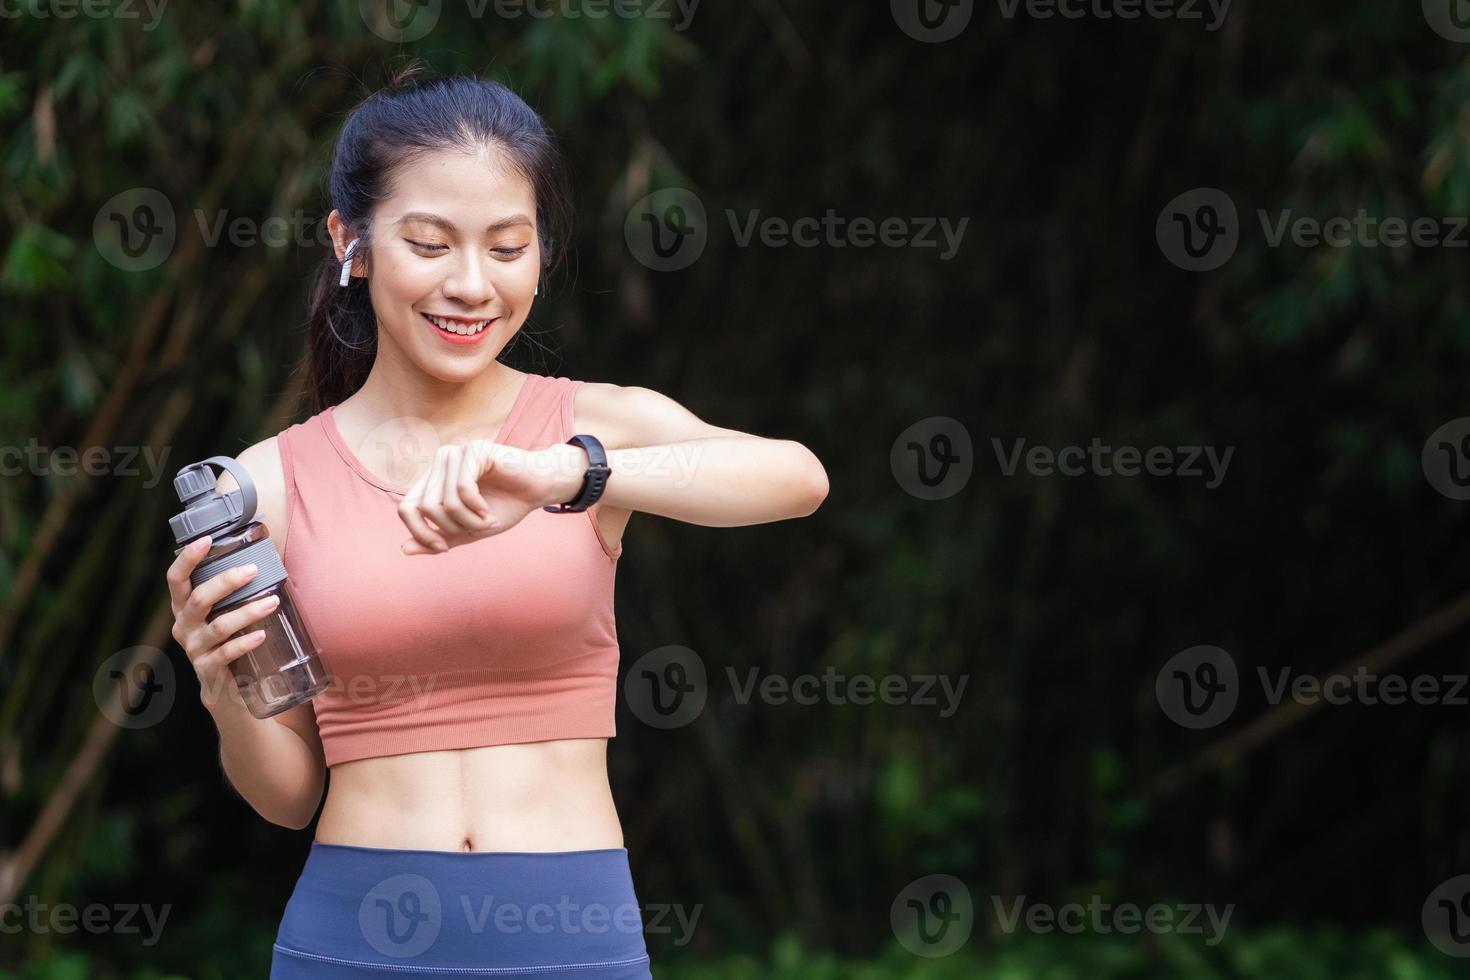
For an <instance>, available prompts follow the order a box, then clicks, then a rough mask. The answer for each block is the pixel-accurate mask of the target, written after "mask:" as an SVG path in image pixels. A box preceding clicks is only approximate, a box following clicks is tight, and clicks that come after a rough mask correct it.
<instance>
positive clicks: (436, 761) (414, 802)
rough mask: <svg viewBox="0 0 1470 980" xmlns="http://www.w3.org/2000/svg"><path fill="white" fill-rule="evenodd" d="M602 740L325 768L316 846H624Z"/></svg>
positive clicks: (495, 747)
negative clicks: (325, 781)
mask: <svg viewBox="0 0 1470 980" xmlns="http://www.w3.org/2000/svg"><path fill="white" fill-rule="evenodd" d="M607 741H608V740H607V739H606V738H569V739H557V740H553V741H546V742H523V743H518V744H511V745H487V746H479V747H476V748H468V749H450V750H445V751H433V752H413V753H408V754H404V755H388V756H378V757H375V758H371V759H354V760H352V761H350V762H341V763H338V764H337V765H335V766H333V767H331V769H330V770H329V775H328V778H327V801H326V805H325V806H324V807H323V808H322V814H321V817H320V819H319V820H318V821H317V829H316V839H317V840H318V841H320V842H321V843H324V844H351V845H355V846H358V847H380V848H405V849H413V850H432V851H580V850H594V849H600V848H618V847H622V846H623V830H622V826H621V824H620V823H619V821H618V814H617V809H616V807H615V806H614V805H613V798H612V788H611V786H610V785H609V784H608V778H607Z"/></svg>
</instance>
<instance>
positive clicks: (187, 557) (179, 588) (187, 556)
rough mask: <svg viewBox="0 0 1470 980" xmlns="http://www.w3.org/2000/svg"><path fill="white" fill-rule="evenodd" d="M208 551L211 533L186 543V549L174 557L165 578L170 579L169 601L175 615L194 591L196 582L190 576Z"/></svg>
mask: <svg viewBox="0 0 1470 980" xmlns="http://www.w3.org/2000/svg"><path fill="white" fill-rule="evenodd" d="M208 552H209V535H207V534H206V535H205V536H204V537H202V538H199V539H197V540H194V541H190V542H189V543H188V544H187V545H185V546H184V550H183V551H180V552H179V553H178V555H177V556H176V557H175V558H174V560H173V564H171V565H169V566H168V573H167V574H166V575H165V576H164V578H166V579H168V597H169V603H170V605H171V606H172V607H173V613H174V615H175V616H177V615H178V614H179V610H181V609H183V608H184V603H186V602H188V601H189V593H190V592H192V591H194V584H193V583H192V582H190V581H189V576H190V575H191V574H192V573H193V571H194V569H195V568H197V567H198V565H199V562H200V561H201V560H202V559H203V558H204V556H205V555H206V554H207V553H208Z"/></svg>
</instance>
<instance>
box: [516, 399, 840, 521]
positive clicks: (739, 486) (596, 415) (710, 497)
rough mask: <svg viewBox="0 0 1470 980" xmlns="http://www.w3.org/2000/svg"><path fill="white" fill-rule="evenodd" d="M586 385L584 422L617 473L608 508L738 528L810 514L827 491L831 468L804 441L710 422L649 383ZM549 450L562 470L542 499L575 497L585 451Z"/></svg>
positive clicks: (607, 492) (605, 499)
mask: <svg viewBox="0 0 1470 980" xmlns="http://www.w3.org/2000/svg"><path fill="white" fill-rule="evenodd" d="M584 390H585V394H584V395H582V396H579V399H578V402H579V405H578V416H579V419H582V418H585V419H586V420H587V422H586V423H579V424H585V425H586V428H585V430H584V431H586V432H587V433H588V434H589V435H593V436H596V437H597V438H598V439H599V440H600V441H601V442H602V443H603V445H604V447H605V448H606V449H607V464H608V467H609V469H611V471H612V472H611V474H610V475H609V476H608V480H607V486H606V488H605V489H604V490H603V493H602V497H601V502H602V503H604V504H606V505H608V506H609V507H622V508H625V509H627V510H630V511H641V512H643V513H645V514H658V515H659V516H661V517H668V518H672V519H673V520H676V521H685V522H687V523H690V524H701V525H704V526H706V527H738V526H741V525H746V524H765V523H768V522H771V521H782V520H787V519H789V518H793V517H806V516H807V515H809V514H811V513H812V512H814V511H815V510H816V509H817V507H818V506H820V505H821V503H822V501H823V500H824V499H826V496H827V489H828V484H827V471H826V469H825V468H824V467H823V466H822V462H821V460H819V459H817V457H816V455H815V454H814V453H813V452H812V451H811V450H810V449H808V448H807V447H806V446H804V445H802V444H801V443H799V442H795V441H793V440H790V439H767V438H765V437H763V436H755V435H751V434H750V433H748V432H739V431H737V430H735V429H722V428H719V427H718V426H713V425H710V424H709V423H707V422H705V421H703V420H701V419H700V418H699V417H698V416H697V415H695V414H694V413H693V412H691V411H689V409H687V408H685V407H684V406H683V405H680V404H679V403H678V402H676V401H674V400H673V399H672V398H669V397H668V396H667V395H663V394H660V393H659V392H657V391H653V390H652V389H649V388H642V387H638V386H632V385H630V386H620V385H608V384H595V385H594V384H591V383H588V384H586V385H584ZM599 430H601V431H599ZM615 446H616V447H619V448H613V447H615ZM545 451H546V452H547V453H548V454H549V455H548V459H549V461H550V463H551V470H552V472H553V473H554V474H555V477H554V479H552V480H551V481H550V485H549V486H548V489H547V494H546V499H545V500H543V501H542V503H544V504H557V503H561V502H563V501H567V500H570V499H571V498H572V497H574V496H575V495H576V494H577V491H578V490H579V489H581V486H582V478H583V475H584V474H585V473H586V472H587V454H586V453H585V452H584V451H583V450H582V449H580V448H578V447H577V446H571V445H567V444H565V443H563V444H561V445H557V446H552V447H549V448H548V449H547V450H545Z"/></svg>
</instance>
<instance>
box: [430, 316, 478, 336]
mask: <svg viewBox="0 0 1470 980" xmlns="http://www.w3.org/2000/svg"><path fill="white" fill-rule="evenodd" d="M424 316H426V317H428V318H429V320H430V321H431V322H432V323H433V324H434V326H436V327H438V328H439V329H440V330H443V331H446V332H448V333H457V334H459V335H460V336H461V337H469V336H471V335H473V334H477V333H479V332H480V331H481V330H484V329H485V328H486V327H487V326H489V325H490V321H489V320H480V321H479V322H478V323H473V324H466V323H452V322H450V321H448V320H445V319H442V318H440V317H437V316H434V314H432V313H425V314H424Z"/></svg>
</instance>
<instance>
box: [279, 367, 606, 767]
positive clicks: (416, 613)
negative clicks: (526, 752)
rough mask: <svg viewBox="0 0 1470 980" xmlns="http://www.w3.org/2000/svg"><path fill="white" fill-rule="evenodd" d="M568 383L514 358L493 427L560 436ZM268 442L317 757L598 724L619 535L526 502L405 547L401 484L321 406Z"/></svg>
mask: <svg viewBox="0 0 1470 980" xmlns="http://www.w3.org/2000/svg"><path fill="white" fill-rule="evenodd" d="M582 384H583V382H581V381H572V380H570V379H568V378H563V377H547V376H545V375H539V374H528V375H526V378H525V382H524V383H523V384H522V386H521V388H520V391H519V392H518V394H517V396H516V399H515V403H514V405H513V406H512V407H511V410H510V414H509V415H508V416H507V417H506V420H505V424H504V425H503V426H502V427H501V431H500V433H499V434H498V435H497V436H496V437H495V441H496V442H499V443H503V444H505V445H510V446H517V447H519V448H522V449H542V448H545V447H546V446H549V445H553V444H555V443H559V442H565V441H566V440H567V439H569V438H571V436H572V435H573V434H574V433H573V431H572V427H573V424H574V422H573V415H572V398H573V396H574V395H575V393H576V390H577V388H578V387H579V386H581V385H582ZM276 441H277V445H278V446H279V447H280V454H281V466H282V470H283V472H284V475H285V478H286V498H287V507H288V511H289V517H288V521H289V525H288V528H287V534H286V550H285V552H284V553H283V554H282V556H281V559H282V562H283V564H284V565H285V566H286V571H287V573H288V574H289V575H290V581H291V587H292V590H293V591H294V592H295V595H296V600H297V607H298V609H300V610H301V612H302V616H303V618H304V619H305V620H306V625H307V629H309V630H310V631H311V634H312V637H313V638H314V639H315V640H316V643H317V646H318V647H319V649H320V652H321V658H322V662H323V665H324V667H325V668H326V670H327V673H328V675H329V679H330V681H331V683H330V686H329V687H328V688H327V689H326V690H325V691H323V692H322V693H321V694H318V695H317V696H316V697H315V698H313V699H312V702H311V703H312V705H313V708H314V711H315V714H316V721H317V728H318V730H319V732H320V733H321V740H322V747H323V749H324V750H325V753H326V762H327V765H328V766H332V765H335V764H337V763H339V762H349V761H351V760H354V759H364V758H370V757H373V756H383V755H399V754H402V753H406V752H425V751H430V750H435V749H458V748H469V747H472V746H479V745H499V744H504V743H509V742H538V741H543V740H546V739H555V738H592V737H611V736H612V735H614V734H615V728H614V724H613V709H614V706H615V705H616V702H617V693H616V688H617V674H618V643H617V631H616V628H615V623H614V620H613V580H614V576H615V573H616V570H617V559H618V556H619V555H621V554H622V550H623V549H622V545H621V543H619V545H618V547H617V548H609V547H608V545H607V541H606V540H605V539H604V538H603V536H602V532H601V529H600V528H599V527H598V524H597V518H596V516H595V515H594V514H593V512H592V511H583V512H580V513H570V514H553V513H550V512H547V511H543V510H542V509H541V508H539V507H536V508H533V509H532V510H531V512H530V513H529V514H527V515H526V516H525V517H524V518H522V519H521V521H520V522H519V523H517V524H516V525H515V526H514V527H512V528H510V529H509V530H508V531H502V532H501V533H499V534H494V535H491V536H490V537H487V538H481V539H480V540H478V541H473V542H471V543H469V544H465V545H459V546H457V547H454V548H451V549H449V550H448V551H447V552H444V553H443V554H435V555H405V554H403V553H402V551H401V550H400V548H399V546H400V545H401V544H402V543H403V542H404V541H406V540H407V539H408V538H409V536H410V535H409V531H408V528H407V527H406V526H405V525H404V523H403V521H402V520H401V519H400V518H399V516H398V506H399V504H400V503H402V501H403V497H404V494H406V493H407V492H408V489H409V488H408V486H406V485H399V484H394V483H390V482H388V481H386V480H384V479H383V478H382V477H380V476H378V475H376V474H374V473H373V472H371V471H370V470H368V469H367V468H366V467H365V466H364V465H363V464H362V462H361V460H360V459H359V458H358V456H357V454H356V453H355V452H354V451H353V449H352V448H351V447H349V446H348V445H347V443H346V442H345V441H344V439H343V438H342V434H341V433H340V432H338V430H337V426H336V423H335V422H334V421H333V418H332V409H331V408H327V409H325V410H323V411H321V412H319V413H318V414H316V415H313V416H312V417H311V418H309V419H307V420H306V421H304V422H299V423H297V424H295V425H292V426H289V427H288V428H286V429H285V430H284V431H283V432H281V433H280V434H279V435H278V436H277V437H276Z"/></svg>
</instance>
